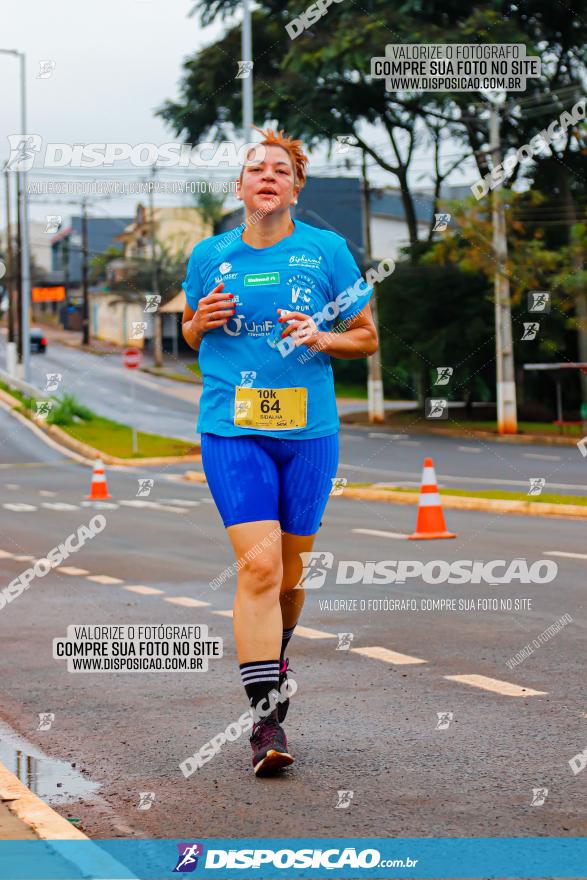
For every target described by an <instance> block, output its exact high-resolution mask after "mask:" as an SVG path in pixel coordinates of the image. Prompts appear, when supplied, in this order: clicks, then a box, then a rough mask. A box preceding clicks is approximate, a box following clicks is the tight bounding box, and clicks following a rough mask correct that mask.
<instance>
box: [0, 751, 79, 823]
mask: <svg viewBox="0 0 587 880" xmlns="http://www.w3.org/2000/svg"><path fill="white" fill-rule="evenodd" d="M0 802H1V803H2V804H3V806H5V807H6V808H7V809H8V810H10V812H11V813H12V814H13V816H15V817H16V818H17V819H18V820H19V821H20V822H23V823H24V824H25V825H26V826H27V827H28V828H30V829H31V830H32V832H33V833H34V834H35V835H36V836H37V837H38V838H39V840H89V837H87V836H86V835H85V834H84V833H83V832H82V831H80V830H79V828H75V826H73V825H72V824H71V822H68V821H67V819H64V818H63V816H60V815H59V813H56V812H55V810H53V809H52V807H50V806H49V804H46V803H45V801H42V800H41V799H40V798H39V797H37V795H36V794H33V792H32V791H31V790H30V789H28V788H27V787H26V785H24V783H22V782H21V781H20V779H18V778H17V777H16V776H15V775H14V773H11V772H10V770H8V769H7V768H6V767H5V766H4V764H2V763H0Z"/></svg>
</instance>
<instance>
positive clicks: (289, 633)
mask: <svg viewBox="0 0 587 880" xmlns="http://www.w3.org/2000/svg"><path fill="white" fill-rule="evenodd" d="M295 628H296V625H295V623H294V625H293V626H290V628H289V629H284V630H283V637H282V639H281V656H280V659H281V660H283V658H284V656H285V649H286V648H287V643H288V642H289V640H290V639H291V637H292V636H293V634H294V630H295Z"/></svg>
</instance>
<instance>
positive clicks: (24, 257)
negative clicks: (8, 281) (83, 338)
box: [0, 49, 31, 382]
mask: <svg viewBox="0 0 587 880" xmlns="http://www.w3.org/2000/svg"><path fill="white" fill-rule="evenodd" d="M0 53H2V54H3V55H14V56H15V57H16V58H18V59H19V61H20V127H21V134H22V137H23V138H25V137H26V136H27V124H26V55H25V53H24V52H19V51H18V50H17V49H0ZM20 174H21V175H22V176H21V187H20V200H19V205H18V211H19V214H20V216H21V218H22V247H21V254H20V256H21V277H22V312H21V327H22V365H19V368H18V371H19V373H20V375H19V376H18V378H20V379H24V381H25V382H28V381H29V378H30V350H31V338H30V332H29V314H30V301H31V264H30V248H29V194H28V184H27V172H26V167H25V169H23V170H22V171H21V172H20Z"/></svg>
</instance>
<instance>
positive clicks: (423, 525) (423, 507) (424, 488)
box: [409, 458, 457, 541]
mask: <svg viewBox="0 0 587 880" xmlns="http://www.w3.org/2000/svg"><path fill="white" fill-rule="evenodd" d="M456 537H457V536H456V535H455V534H454V533H453V532H449V531H448V530H447V528H446V523H445V521H444V513H443V512H442V504H441V503H440V495H439V494H438V486H437V485H436V474H435V473H434V462H433V461H432V459H431V458H425V459H424V470H423V471H422V483H421V486H420V500H419V502H418V519H417V521H416V531H415V532H414V534H413V535H410V536H409V540H410V541H416V540H419V539H423V538H456Z"/></svg>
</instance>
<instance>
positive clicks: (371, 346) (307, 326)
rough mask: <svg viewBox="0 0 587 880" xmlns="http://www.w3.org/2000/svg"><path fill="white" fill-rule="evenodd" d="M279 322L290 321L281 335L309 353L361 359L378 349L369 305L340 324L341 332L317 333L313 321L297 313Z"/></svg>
mask: <svg viewBox="0 0 587 880" xmlns="http://www.w3.org/2000/svg"><path fill="white" fill-rule="evenodd" d="M292 319H293V320H292ZM279 321H280V322H282V321H288V322H291V323H289V325H288V326H287V329H286V330H284V332H283V334H282V336H284V337H285V336H290V335H291V336H292V339H293V340H294V341H295V345H296V346H300V345H305V346H306V347H307V348H308V349H309V350H310V351H322V352H324V354H327V355H330V357H337V358H344V359H345V360H351V359H352V358H364V357H369V355H372V354H374V353H375V352H376V351H377V349H378V348H379V340H378V339H377V331H376V329H375V324H374V323H373V315H372V313H371V306H370V305H369V304H367V305H366V306H365V308H364V309H363V310H362V311H361V312H359V314H358V315H355V316H354V317H353V318H349V319H348V320H346V321H343V322H342V323H341V325H340V326H341V327H342V326H344V329H339V330H333V331H330V332H328V331H325V330H319V329H318V328H317V326H316V324H315V323H314V321H313V319H312V318H310V317H309V316H308V315H304V314H302V313H300V312H288V313H287V315H285V316H284V317H281V318H279Z"/></svg>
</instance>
